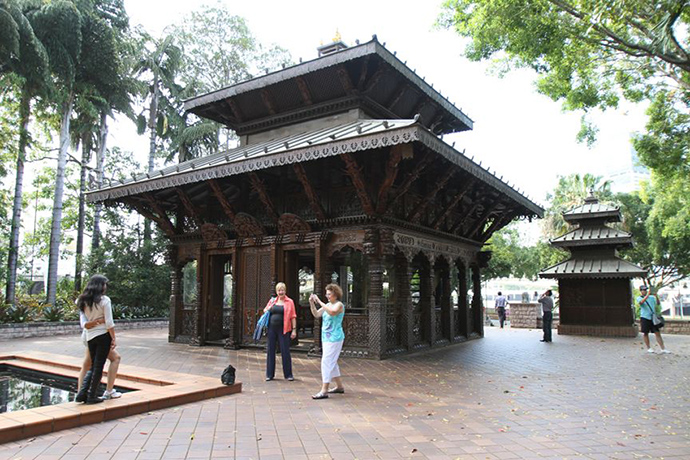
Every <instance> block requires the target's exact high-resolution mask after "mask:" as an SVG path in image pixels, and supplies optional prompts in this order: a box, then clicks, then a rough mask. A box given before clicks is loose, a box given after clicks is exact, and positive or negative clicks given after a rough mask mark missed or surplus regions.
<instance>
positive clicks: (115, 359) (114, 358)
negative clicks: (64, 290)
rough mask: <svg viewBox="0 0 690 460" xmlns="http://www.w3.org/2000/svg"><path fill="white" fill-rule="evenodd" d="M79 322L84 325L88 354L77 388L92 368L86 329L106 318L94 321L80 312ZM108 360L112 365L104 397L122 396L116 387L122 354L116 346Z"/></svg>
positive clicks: (109, 369) (103, 321) (82, 366)
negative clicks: (88, 319) (116, 349)
mask: <svg viewBox="0 0 690 460" xmlns="http://www.w3.org/2000/svg"><path fill="white" fill-rule="evenodd" d="M79 323H80V324H81V327H82V335H81V336H82V340H83V342H84V347H85V348H86V354H85V355H84V362H83V363H82V365H81V370H80V371H79V378H78V380H77V388H81V383H82V381H83V380H84V375H86V372H87V371H88V370H89V369H91V354H90V353H89V344H88V343H87V341H86V334H87V332H86V330H87V329H92V328H94V327H96V326H98V325H99V324H104V323H105V318H97V319H95V320H93V321H87V319H86V315H84V313H83V312H81V311H80V312H79ZM108 360H109V361H110V365H109V366H108V383H107V384H106V390H105V393H103V398H104V399H116V398H119V397H121V396H122V393H120V392H119V391H117V390H116V389H115V388H114V387H115V379H116V378H117V370H118V368H119V367H120V360H121V357H120V354H119V353H118V352H117V351H115V349H114V348H111V349H110V353H108Z"/></svg>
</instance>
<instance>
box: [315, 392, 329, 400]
mask: <svg viewBox="0 0 690 460" xmlns="http://www.w3.org/2000/svg"><path fill="white" fill-rule="evenodd" d="M326 398H328V395H327V394H326V393H321V392H318V393H316V394H315V395H312V396H311V399H326Z"/></svg>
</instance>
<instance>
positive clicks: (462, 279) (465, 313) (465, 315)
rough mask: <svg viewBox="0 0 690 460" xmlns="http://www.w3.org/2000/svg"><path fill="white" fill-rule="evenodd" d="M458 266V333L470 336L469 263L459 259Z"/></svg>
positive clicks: (466, 336)
mask: <svg viewBox="0 0 690 460" xmlns="http://www.w3.org/2000/svg"><path fill="white" fill-rule="evenodd" d="M456 264H457V265H456V266H457V267H458V322H459V323H460V324H459V325H458V328H457V329H458V333H459V334H458V335H460V336H462V337H465V338H469V337H470V328H469V324H470V321H469V320H470V309H469V305H468V304H467V264H466V263H465V261H464V260H462V259H459V260H458V261H457V262H456Z"/></svg>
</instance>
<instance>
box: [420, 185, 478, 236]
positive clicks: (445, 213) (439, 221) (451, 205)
mask: <svg viewBox="0 0 690 460" xmlns="http://www.w3.org/2000/svg"><path fill="white" fill-rule="evenodd" d="M474 181H475V179H474V178H473V177H471V178H469V179H468V180H467V181H466V182H465V183H464V184H463V185H462V187H460V192H459V193H458V194H457V195H455V196H454V197H453V199H452V200H451V202H450V203H449V204H448V206H447V207H446V209H445V210H444V211H443V213H441V215H440V216H438V217H437V218H436V220H435V221H434V223H433V224H431V226H432V227H434V229H435V230H438V229H439V228H440V227H441V224H442V223H443V220H444V219H445V218H446V217H448V214H450V212H451V211H452V210H453V209H455V207H456V206H457V205H458V204H459V203H460V202H461V201H462V199H463V198H465V195H467V193H468V192H469V191H470V187H471V186H472V184H473V183H474Z"/></svg>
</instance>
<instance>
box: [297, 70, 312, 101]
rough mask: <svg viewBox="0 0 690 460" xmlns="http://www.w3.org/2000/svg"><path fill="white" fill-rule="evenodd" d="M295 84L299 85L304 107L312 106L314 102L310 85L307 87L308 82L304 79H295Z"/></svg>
mask: <svg viewBox="0 0 690 460" xmlns="http://www.w3.org/2000/svg"><path fill="white" fill-rule="evenodd" d="M295 82H296V83H297V87H298V88H299V92H300V94H301V95H302V101H303V102H304V105H312V104H313V103H314V101H313V100H312V98H311V92H310V91H309V85H307V82H306V80H305V79H304V78H302V77H297V78H295Z"/></svg>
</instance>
